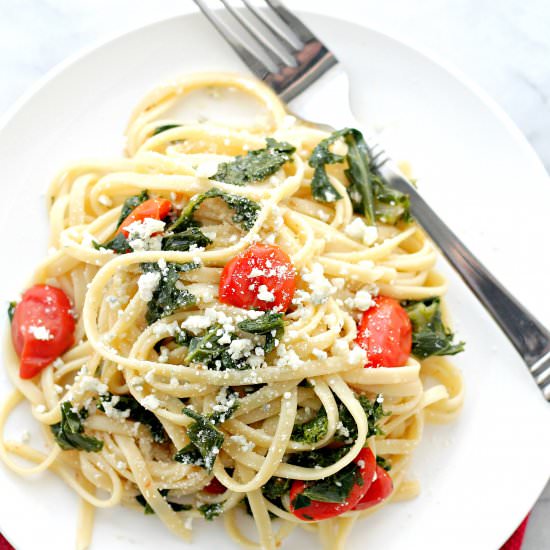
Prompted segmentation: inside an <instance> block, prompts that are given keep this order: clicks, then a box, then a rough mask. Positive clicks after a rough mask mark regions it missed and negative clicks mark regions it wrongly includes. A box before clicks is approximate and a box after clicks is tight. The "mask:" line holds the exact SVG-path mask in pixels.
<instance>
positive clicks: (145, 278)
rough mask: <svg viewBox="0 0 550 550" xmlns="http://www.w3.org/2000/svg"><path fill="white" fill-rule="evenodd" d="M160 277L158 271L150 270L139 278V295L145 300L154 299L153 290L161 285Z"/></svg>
mask: <svg viewBox="0 0 550 550" xmlns="http://www.w3.org/2000/svg"><path fill="white" fill-rule="evenodd" d="M160 277H161V275H160V273H159V272H158V271H150V272H148V273H144V274H143V275H141V276H140V278H139V279H138V295H139V297H140V298H141V299H142V300H143V301H144V302H150V301H151V300H152V299H153V292H155V290H156V289H157V288H158V286H159V283H160Z"/></svg>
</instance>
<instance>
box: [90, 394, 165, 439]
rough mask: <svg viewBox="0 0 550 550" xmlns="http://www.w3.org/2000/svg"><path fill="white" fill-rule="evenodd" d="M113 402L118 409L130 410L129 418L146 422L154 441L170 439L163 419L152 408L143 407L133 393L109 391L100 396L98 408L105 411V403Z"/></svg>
mask: <svg viewBox="0 0 550 550" xmlns="http://www.w3.org/2000/svg"><path fill="white" fill-rule="evenodd" d="M105 402H107V403H109V404H111V405H112V406H113V407H114V408H115V409H117V410H118V411H130V413H129V415H128V418H129V419H130V420H133V421H134V422H141V424H145V425H146V426H147V427H148V428H149V430H150V431H151V435H152V437H153V441H155V442H156V443H165V442H166V441H168V436H167V435H166V431H165V430H164V427H163V426H162V423H161V421H160V420H159V419H158V418H157V417H156V416H155V414H154V413H152V412H151V411H150V410H148V409H146V408H145V407H143V406H142V405H141V404H140V403H139V401H137V400H136V399H135V398H134V396H133V395H113V394H111V393H107V394H105V395H102V396H101V397H100V401H99V403H98V406H97V408H98V409H99V410H100V411H103V412H105V407H104V405H103V403H105Z"/></svg>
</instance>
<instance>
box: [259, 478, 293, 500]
mask: <svg viewBox="0 0 550 550" xmlns="http://www.w3.org/2000/svg"><path fill="white" fill-rule="evenodd" d="M291 485H292V480H290V479H286V478H284V477H276V476H273V477H270V478H269V481H268V482H267V483H266V484H265V485H264V486H263V487H262V494H263V495H264V497H265V498H267V500H269V501H271V502H275V503H277V502H280V499H281V497H283V496H285V495H286V494H288V493H289V491H290V487H291Z"/></svg>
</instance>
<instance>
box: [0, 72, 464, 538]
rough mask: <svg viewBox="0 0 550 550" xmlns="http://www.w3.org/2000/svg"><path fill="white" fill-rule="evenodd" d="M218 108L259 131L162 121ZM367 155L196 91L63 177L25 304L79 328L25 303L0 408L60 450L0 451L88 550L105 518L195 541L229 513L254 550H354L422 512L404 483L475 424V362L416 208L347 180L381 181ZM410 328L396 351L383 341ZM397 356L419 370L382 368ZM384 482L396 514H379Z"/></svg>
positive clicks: (173, 94)
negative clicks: (437, 426)
mask: <svg viewBox="0 0 550 550" xmlns="http://www.w3.org/2000/svg"><path fill="white" fill-rule="evenodd" d="M222 89H231V90H238V92H239V93H241V94H245V95H246V96H247V97H248V98H249V100H250V101H251V102H254V103H255V104H257V105H259V106H261V108H262V109H263V116H260V117H256V118H255V119H254V120H251V121H250V123H248V124H244V123H243V124H242V125H241V126H240V127H237V126H235V125H229V124H228V123H223V124H222V123H220V122H216V121H215V120H206V121H202V122H197V123H186V124H183V123H182V122H181V121H180V120H177V119H175V118H173V117H172V116H171V115H170V114H169V111H170V109H172V108H173V107H174V106H175V105H176V104H178V103H180V102H184V101H185V98H186V96H188V94H190V93H191V92H196V91H197V90H205V93H211V94H215V93H217V91H219V90H222ZM267 138H269V139H268V140H267V142H266V139H267ZM360 145H361V136H360V134H359V133H358V132H356V131H350V130H346V131H342V132H340V133H337V134H333V135H332V136H330V134H329V133H327V132H326V131H322V130H320V129H317V128H315V127H312V126H311V125H307V124H305V123H302V122H300V121H298V120H296V119H295V118H294V117H293V116H291V115H290V114H289V113H288V112H287V109H286V107H285V106H284V105H283V104H282V103H281V102H280V101H279V99H278V98H277V97H276V96H275V95H274V94H273V93H272V92H271V91H269V90H268V89H267V88H266V87H265V86H263V85H262V84H261V83H258V82H256V81H253V80H250V79H248V78H244V77H241V76H236V75H225V74H201V75H194V76H187V77H184V78H181V79H179V80H177V81H175V82H173V83H170V84H167V85H164V86H160V87H158V88H156V89H154V90H153V91H152V92H151V93H150V94H148V95H147V96H146V97H145V98H144V99H143V101H142V102H141V103H140V104H139V105H138V106H137V108H136V109H135V110H134V112H133V114H132V116H131V119H130V123H129V126H128V129H127V147H126V153H127V155H126V156H125V157H124V158H120V159H115V160H111V161H96V160H87V161H81V162H77V163H75V164H72V165H70V166H68V167H66V168H65V169H64V170H63V171H62V172H61V173H60V175H59V176H58V177H56V178H55V180H54V181H53V182H52V184H51V186H50V188H49V192H48V207H49V218H50V246H51V247H52V252H51V253H50V254H49V255H48V257H47V258H46V259H45V260H44V261H43V262H42V263H41V264H40V265H39V266H38V268H37V269H36V272H35V274H34V277H33V280H32V285H35V286H34V287H33V288H38V289H39V291H37V292H38V294H40V292H50V293H51V292H54V291H52V288H54V289H59V292H58V291H57V290H55V292H58V294H55V296H54V295H53V294H52V295H49V294H48V296H47V297H46V298H44V300H45V302H44V303H46V306H48V307H50V306H51V303H52V300H53V299H54V298H55V300H58V299H59V300H60V301H59V303H60V304H61V303H62V302H63V298H62V296H61V295H66V296H68V298H69V299H70V305H71V308H72V309H71V311H70V312H69V313H70V315H69V313H67V312H66V311H64V313H63V314H60V315H61V317H60V319H61V318H62V321H59V319H58V320H57V321H56V322H59V323H61V324H59V326H58V325H55V324H54V325H48V321H47V319H45V320H41V319H38V320H37V319H36V318H32V313H28V311H30V310H29V309H25V306H23V304H25V303H26V302H25V301H26V300H30V298H29V296H30V295H27V294H24V295H23V300H22V301H21V302H20V303H19V304H17V305H15V306H14V307H13V308H12V312H11V313H12V314H13V321H12V331H13V334H14V343H15V348H16V350H14V349H13V347H12V346H11V345H8V346H7V348H8V349H7V351H6V353H7V356H8V360H7V361H6V368H7V371H8V374H9V377H10V379H11V381H12V383H13V385H14V386H15V388H16V389H15V391H14V393H13V394H12V396H11V397H10V398H9V399H8V400H7V402H6V403H4V405H3V406H2V408H1V410H0V426H1V428H2V429H3V428H4V425H5V423H6V420H7V418H8V416H9V415H10V413H11V412H12V411H13V410H14V409H15V408H16V407H17V406H18V405H19V404H20V403H22V402H28V403H30V405H31V407H32V414H33V415H34V417H35V419H36V421H37V422H39V423H40V424H41V425H42V427H43V432H44V437H45V438H46V441H47V443H48V446H49V451H48V452H47V453H46V454H44V453H42V452H39V451H38V450H35V449H33V448H32V447H31V446H30V445H28V444H27V443H22V442H16V441H11V440H6V439H5V438H0V441H1V443H0V456H1V458H2V460H3V461H4V463H5V464H6V465H7V466H8V467H9V468H10V469H12V470H13V471H14V472H16V473H18V474H20V475H22V476H29V475H31V474H34V473H37V472H41V471H45V470H51V471H53V472H55V473H56V474H57V475H59V476H60V477H61V478H62V479H63V480H64V481H65V482H66V483H67V484H68V485H70V486H71V487H72V488H73V489H74V490H75V491H76V492H77V493H78V495H79V497H80V500H81V510H80V514H79V525H78V528H77V545H76V546H77V548H86V547H87V546H88V545H89V544H90V542H91V537H92V525H93V516H94V510H95V509H96V508H109V507H114V506H118V505H120V504H123V505H126V506H130V507H133V508H136V509H137V510H141V511H143V509H144V508H145V510H146V511H148V512H154V513H155V514H156V515H157V517H158V519H159V521H161V522H162V523H163V524H164V525H165V526H166V527H167V528H168V529H169V530H170V531H172V533H174V534H175V535H177V536H179V537H181V538H183V539H184V540H186V541H189V540H191V534H192V528H193V527H194V523H195V520H197V521H198V522H200V521H202V519H203V518H206V519H211V518H213V517H216V516H221V517H222V518H223V521H224V523H225V527H226V529H227V531H228V533H229V534H230V535H231V537H232V538H233V539H234V540H235V541H236V542H237V543H238V544H239V545H240V546H242V547H244V548H251V549H252V548H265V549H274V548H276V547H278V546H279V545H280V543H281V541H282V540H283V539H284V538H285V537H286V536H287V535H288V534H289V533H290V532H291V531H292V530H293V529H294V528H296V527H303V528H305V529H307V530H310V531H316V532H317V533H319V535H321V540H322V541H323V545H324V547H326V548H331V549H343V548H345V541H346V536H347V535H348V533H349V532H350V530H351V528H352V526H353V525H354V523H355V522H356V521H357V520H360V518H361V517H362V516H364V515H367V514H371V513H374V512H376V510H378V509H379V508H380V507H381V506H385V505H386V504H388V503H390V502H391V501H395V500H400V499H405V498H411V497H414V496H415V495H416V494H417V492H418V491H419V485H418V483H417V482H416V481H415V480H412V479H410V478H409V477H408V476H407V467H408V464H409V462H410V459H411V456H412V454H413V452H414V449H415V448H416V446H417V445H418V444H419V443H420V441H421V439H422V432H423V426H424V422H425V421H430V422H447V421H450V420H452V419H453V418H454V417H455V416H456V415H457V413H458V412H459V411H460V408H461V405H462V396H463V387H462V377H461V375H460V372H459V371H458V370H457V368H455V367H454V366H453V365H452V364H451V363H449V362H448V361H447V360H446V359H445V358H444V357H443V355H447V354H452V353H456V352H457V351H460V349H461V344H454V343H453V342H452V334H451V333H450V331H449V330H448V328H447V327H446V326H444V325H443V321H442V319H441V310H440V305H441V304H440V302H439V298H441V297H442V296H443V295H444V294H445V292H446V289H447V283H446V281H445V279H444V278H443V277H442V276H441V275H440V274H438V273H437V272H436V271H434V269H433V268H434V264H435V262H436V258H437V254H436V252H435V250H434V248H433V246H432V245H431V243H430V242H429V241H428V239H427V238H426V236H425V235H424V233H423V231H422V229H421V228H420V227H419V226H418V225H417V224H416V223H415V222H414V221H413V220H411V219H409V218H408V216H407V201H406V197H402V196H397V195H395V194H392V191H391V190H390V189H388V188H386V187H385V186H384V184H383V182H380V181H379V180H378V179H377V178H376V174H375V172H374V171H373V172H372V173H367V174H363V176H364V177H366V180H364V181H361V179H360V177H359V176H360V174H359V175H358V174H357V173H355V174H354V170H355V169H358V168H360V167H361V164H359V165H358V166H355V165H354V162H363V163H367V165H368V158H367V157H366V156H364V157H363V158H362V160H360V161H357V157H355V156H353V155H354V154H355V153H357V151H359V152H360V151H361V147H360ZM354 148H355V149H354ZM251 152H252V153H251ZM258 152H259V153H258ZM363 154H364V155H367V153H365V152H364V151H363ZM362 166H363V167H364V166H366V165H365V164H363V165H362ZM367 168H368V166H367ZM369 170H370V168H369ZM369 179H370V181H369ZM368 186H370V187H368ZM205 194H206V195H205ZM388 196H389V198H388ZM368 201H370V203H369V202H368ZM148 208H149V210H148ZM151 208H152V209H151ZM139 212H142V213H143V212H144V213H145V214H143V215H141V217H140V214H139ZM243 269H244V271H243ZM239 270H240V271H239ZM36 285H38V286H36ZM43 285H45V286H43ZM40 289H41V290H40ZM44 289H46V290H44ZM38 294H37V296H38ZM33 296H34V295H33ZM52 296H54V298H52ZM60 296H61V297H60ZM34 299H36V300H40V299H41V298H39V297H38V298H36V296H35V298H34ZM384 300H386V301H384ZM56 304H57V302H56ZM384 304H385V305H384ZM46 306H45V307H46ZM386 306H387V308H388V309H387V312H388V315H387V316H386V317H384V319H385V320H384V319H382V320H380V319H378V318H377V317H376V315H377V313H376V312H382V311H386V310H385V309H384V307H386ZM51 307H53V306H51ZM56 307H57V306H56ZM59 308H60V310H63V306H62V305H60V306H59ZM31 309H32V308H31ZM44 311H46V310H44ZM47 313H48V315H50V313H51V312H50V310H47ZM25 315H30V316H31V320H32V321H33V323H34V324H33V325H32V326H31V325H30V324H29V323H30V321H25V319H27V317H25ZM63 315H64V317H63ZM372 315H374V319H375V321H372V319H373V317H372ZM70 316H72V317H74V319H75V322H73V321H71V319H72V317H70ZM396 316H397V319H399V321H395V322H400V323H402V326H403V327H405V328H403V329H402V332H401V333H399V332H397V333H394V332H391V330H390V332H383V331H384V330H386V329H385V328H383V327H387V326H389V325H388V323H392V322H394V320H395V318H396ZM399 316H401V317H399ZM381 317H382V313H380V318H381ZM388 319H390V320H389V321H388ZM409 319H410V320H409ZM411 322H412V324H411ZM25 323H27V324H25ZM71 323H72V324H74V327H72V324H71ZM369 323H371V324H369ZM372 323H374V324H372ZM382 325H383V327H382V328H380V326H382ZM392 326H393V325H392ZM60 327H61V328H60ZM71 327H72V328H71ZM407 327H409V328H408V329H407ZM392 330H393V329H392ZM407 330H408V332H407ZM17 331H19V332H17ZM380 331H382V332H380ZM411 331H412V336H411ZM422 331H424V332H422ZM426 331H427V332H428V333H429V336H432V337H434V338H435V339H436V340H437V339H438V338H439V340H437V342H438V343H436V344H435V347H433V346H432V348H430V345H432V344H433V339H434V338H432V339H431V340H430V338H425V337H426ZM379 332H380V339H378V340H376V337H377V334H378V333H379ZM61 333H63V335H64V337H63V338H64V339H63V338H61V336H60V334H61ZM396 334H397V337H398V338H402V339H403V340H406V339H407V338H408V340H407V342H408V344H407V342H405V344H403V342H401V340H399V341H397V342H396V341H395V338H396ZM17 338H19V339H20V340H19V343H17V342H18V340H17ZM373 338H374V340H373ZM428 340H429V341H430V342H432V344H430V343H427V342H428ZM21 342H23V343H21ZM54 342H55V343H56V345H57V344H59V346H62V347H64V348H65V349H62V350H61V352H60V351H59V350H58V352H57V355H59V353H61V355H60V356H59V357H57V358H56V357H55V356H56V353H55V352H53V351H52V346H53V343H54ZM63 342H65V344H63ZM373 342H374V344H373ZM50 344H51V346H50ZM375 345H376V346H378V347H377V348H376V347H375ZM407 345H408V348H407ZM411 345H412V354H411V353H410V352H411V349H410V348H411ZM48 346H50V347H48ZM369 346H370V347H369ZM388 346H389V347H388ZM46 348H48V349H49V350H50V351H49V352H48V351H45V350H46ZM390 348H391V349H393V350H394V352H395V353H397V354H398V355H397V356H395V354H394V357H401V358H402V357H405V359H404V360H403V359H395V360H394V362H395V361H397V364H387V362H388V361H390V362H391V360H392V359H391V357H389V356H390V355H391V350H390ZM33 349H34V350H38V351H35V356H32V357H31V355H32V353H33V352H32V350H33ZM16 351H17V353H18V354H19V355H20V357H19V358H18V357H17V354H16ZM403 352H405V355H404V356H403ZM399 354H401V355H399ZM37 356H38V358H37ZM375 357H377V358H378V359H376V360H375ZM388 357H389V358H388ZM384 361H386V363H384ZM20 363H21V365H20ZM24 365H26V366H25V367H24ZM37 365H38V366H37ZM24 368H27V369H28V368H30V369H31V370H30V371H29V370H27V371H24ZM20 369H21V370H20ZM13 455H16V456H17V457H20V458H23V459H26V460H27V461H29V462H30V463H34V465H33V466H32V467H26V466H22V463H21V461H19V460H17V459H14V457H13ZM375 458H376V461H377V467H376V472H378V473H375V464H374V460H375ZM367 459H368V460H371V462H372V464H370V465H367V464H365V461H366V460H367ZM369 468H370V469H369ZM382 477H384V479H385V480H386V482H387V485H386V486H387V487H389V489H388V490H387V491H386V494H385V495H384V498H383V500H382V501H381V502H377V501H369V502H367V501H366V500H365V498H366V497H367V496H368V492H366V491H367V488H368V487H370V486H373V484H374V483H376V482H377V481H378V483H381V482H382V481H383V479H382ZM213 480H214V481H213ZM350 480H351V481H350ZM323 491H324V492H323ZM359 493H361V495H360V502H362V503H363V504H362V505H359V504H358V503H359ZM356 494H357V496H358V498H357V499H356V501H355V504H357V505H354V506H353V507H352V506H351V500H352V495H356ZM353 498H355V496H353ZM367 500H368V499H367ZM246 510H248V513H249V514H251V515H252V516H253V519H254V522H255V524H256V527H257V540H254V541H253V540H250V539H249V538H247V536H246V535H245V534H244V531H243V530H242V522H243V521H247V520H246V519H245V518H246ZM319 510H321V511H320V512H319ZM317 514H320V515H318V516H316V515H317ZM199 527H200V526H199Z"/></svg>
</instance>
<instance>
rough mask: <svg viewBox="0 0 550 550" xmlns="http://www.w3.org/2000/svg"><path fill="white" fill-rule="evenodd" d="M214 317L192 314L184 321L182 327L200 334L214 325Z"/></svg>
mask: <svg viewBox="0 0 550 550" xmlns="http://www.w3.org/2000/svg"><path fill="white" fill-rule="evenodd" d="M212 322H213V319H211V318H210V317H208V316H206V315H190V316H189V317H187V319H185V321H183V323H182V324H181V328H183V329H185V330H188V331H189V332H192V333H193V334H199V333H200V332H202V331H203V330H205V329H207V328H209V327H210V326H211V325H212Z"/></svg>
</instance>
